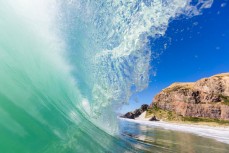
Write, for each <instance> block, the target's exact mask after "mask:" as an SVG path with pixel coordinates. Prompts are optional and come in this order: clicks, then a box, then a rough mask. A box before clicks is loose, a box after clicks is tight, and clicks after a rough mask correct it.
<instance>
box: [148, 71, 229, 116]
mask: <svg viewBox="0 0 229 153" xmlns="http://www.w3.org/2000/svg"><path fill="white" fill-rule="evenodd" d="M154 105H157V107H159V108H161V109H163V110H168V111H173V112H175V113H176V114H178V115H182V116H188V117H203V118H213V119H220V120H229V73H223V74H218V75H215V76H212V77H210V78H204V79H201V80H199V81H197V82H193V83H174V84H172V85H171V86H169V87H168V88H165V89H164V90H162V91H161V92H160V93H159V94H157V95H156V96H155V97H154V100H153V103H152V104H151V107H153V106H154Z"/></svg>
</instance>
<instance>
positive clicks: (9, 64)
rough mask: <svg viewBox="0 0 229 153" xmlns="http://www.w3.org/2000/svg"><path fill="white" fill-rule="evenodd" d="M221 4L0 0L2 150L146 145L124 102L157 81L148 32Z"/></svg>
mask: <svg viewBox="0 0 229 153" xmlns="http://www.w3.org/2000/svg"><path fill="white" fill-rule="evenodd" d="M212 2H213V1H212V0H198V1H196V0H195V1H194V0H193V1H191V0H183V1H181V0H125V1H124V0H115V1H114V0H105V1H104V0H33V1H31V0H7V1H4V0H0V116H1V119H0V152H1V153H14V152H23V153H28V152H33V153H34V152H38V153H40V152H47V153H54V152H63V153H65V152H66V153H67V152H69V153H70V152H79V153H87V152H88V153H91V152H92V153H94V152H96V153H97V152H98V153H99V152H141V148H140V149H138V147H135V145H132V144H131V143H129V142H128V141H126V140H125V139H123V138H121V137H120V136H119V134H118V131H119V126H118V125H119V124H118V121H117V117H116V116H117V114H116V110H117V109H118V108H120V107H121V106H122V105H123V104H124V103H127V102H128V100H129V98H130V96H131V95H133V94H134V93H136V92H139V91H141V90H142V89H144V88H146V87H147V85H148V81H149V69H150V65H149V62H150V60H152V59H151V52H152V51H151V50H150V49H149V46H148V39H149V37H151V38H157V37H162V36H163V35H164V33H165V32H166V29H167V27H168V24H169V22H170V21H172V20H173V19H175V18H179V17H180V16H185V17H187V18H191V17H192V16H195V15H200V14H201V13H202V10H204V9H207V8H209V7H211V5H212ZM143 151H144V150H143Z"/></svg>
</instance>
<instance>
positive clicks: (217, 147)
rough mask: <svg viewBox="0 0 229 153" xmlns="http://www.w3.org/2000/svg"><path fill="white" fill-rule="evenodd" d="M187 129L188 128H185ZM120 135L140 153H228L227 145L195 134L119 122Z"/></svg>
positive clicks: (228, 146) (228, 147)
mask: <svg viewBox="0 0 229 153" xmlns="http://www.w3.org/2000/svg"><path fill="white" fill-rule="evenodd" d="M187 128H188V127H187ZM120 134H121V137H122V138H123V139H125V140H126V141H128V142H129V143H131V144H132V145H133V146H135V147H136V148H139V149H140V150H141V151H142V152H147V153H148V152H153V153H164V152H168V153H174V152H181V153H228V151H229V145H228V144H226V143H222V142H219V141H216V140H214V139H209V138H205V137H201V136H198V135H195V134H191V133H186V132H179V131H172V130H168V129H164V128H162V127H157V126H152V125H151V126H150V125H143V124H139V123H134V122H129V121H124V120H121V121H120Z"/></svg>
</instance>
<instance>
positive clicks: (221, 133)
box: [119, 118, 229, 144]
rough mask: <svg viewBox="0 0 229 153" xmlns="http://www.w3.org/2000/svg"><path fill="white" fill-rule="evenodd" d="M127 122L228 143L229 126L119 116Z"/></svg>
mask: <svg viewBox="0 0 229 153" xmlns="http://www.w3.org/2000/svg"><path fill="white" fill-rule="evenodd" d="M119 119H120V120H124V121H127V122H134V123H139V124H143V125H147V126H152V127H160V128H163V129H166V130H173V131H180V132H187V133H192V134H196V135H198V136H202V137H207V138H211V139H215V140H217V141H219V142H223V143H226V144H229V126H226V127H223V126H222V127H221V126H208V125H198V124H192V123H190V124H188V123H178V122H165V121H148V120H142V119H137V120H136V119H126V118H119Z"/></svg>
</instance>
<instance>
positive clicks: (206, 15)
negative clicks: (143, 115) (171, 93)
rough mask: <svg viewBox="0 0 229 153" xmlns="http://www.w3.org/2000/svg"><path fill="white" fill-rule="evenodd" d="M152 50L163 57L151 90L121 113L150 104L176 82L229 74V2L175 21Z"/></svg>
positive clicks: (155, 68)
mask: <svg viewBox="0 0 229 153" xmlns="http://www.w3.org/2000/svg"><path fill="white" fill-rule="evenodd" d="M164 44H168V45H167V48H166V49H164V47H163V46H164ZM151 48H152V50H153V51H155V52H157V53H160V52H161V55H160V56H159V57H158V58H157V59H154V60H152V62H151V66H152V69H151V73H150V84H149V87H148V88H147V89H145V90H144V91H142V92H140V93H138V94H136V95H134V96H133V97H132V99H131V100H130V103H129V105H127V106H124V107H123V109H122V110H121V112H127V111H132V110H134V109H136V108H139V107H140V106H141V105H142V104H145V103H146V104H150V103H151V102H152V99H153V97H154V95H155V94H157V93H158V92H160V91H161V90H162V89H163V88H165V87H167V86H169V85H170V84H172V83H174V82H192V81H196V80H198V79H200V78H203V77H209V76H211V75H214V74H218V73H223V72H229V3H228V0H215V1H214V3H213V6H212V7H211V8H210V9H207V10H204V12H203V14H202V15H200V16H195V17H192V18H189V19H186V18H184V17H183V18H180V19H176V20H173V21H172V22H171V23H170V25H169V28H168V30H167V32H166V35H165V36H164V37H162V38H159V39H157V40H156V41H154V42H153V41H152V43H151ZM155 72H156V75H154V73H155Z"/></svg>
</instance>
